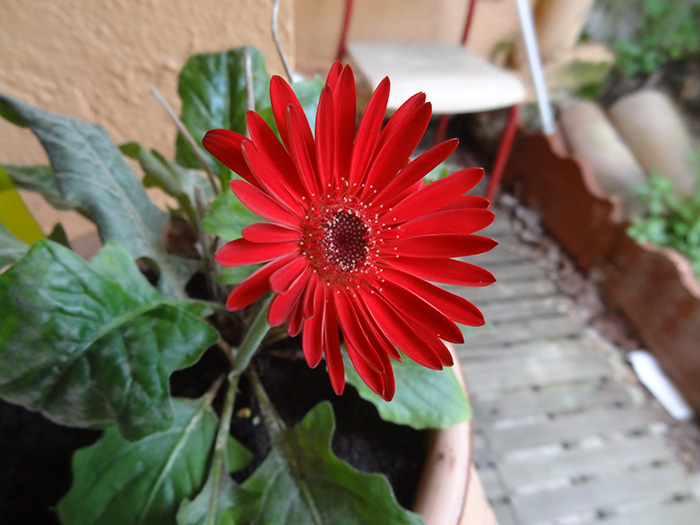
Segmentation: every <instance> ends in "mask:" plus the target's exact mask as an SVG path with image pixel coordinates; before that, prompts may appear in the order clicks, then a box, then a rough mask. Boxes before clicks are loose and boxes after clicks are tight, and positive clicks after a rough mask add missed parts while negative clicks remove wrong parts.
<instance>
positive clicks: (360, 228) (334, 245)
mask: <svg viewBox="0 0 700 525" xmlns="http://www.w3.org/2000/svg"><path fill="white" fill-rule="evenodd" d="M324 228H325V230H326V243H327V245H326V250H327V253H328V261H329V262H330V263H331V264H333V265H335V266H337V267H339V268H340V269H342V270H344V271H346V272H347V271H352V270H354V269H355V268H356V267H357V266H358V265H359V264H361V263H362V261H364V260H365V258H366V257H367V253H368V252H369V246H368V244H367V241H368V239H367V236H368V234H369V228H367V226H366V225H365V223H364V221H363V220H362V219H361V218H360V217H358V216H357V215H355V214H353V213H351V212H349V211H337V212H334V213H333V214H332V215H331V219H330V220H329V221H328V223H327V224H325V225H324Z"/></svg>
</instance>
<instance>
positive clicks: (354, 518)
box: [234, 401, 423, 525]
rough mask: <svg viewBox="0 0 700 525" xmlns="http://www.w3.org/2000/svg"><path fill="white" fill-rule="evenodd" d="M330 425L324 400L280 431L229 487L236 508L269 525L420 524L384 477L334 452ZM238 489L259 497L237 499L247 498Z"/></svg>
mask: <svg viewBox="0 0 700 525" xmlns="http://www.w3.org/2000/svg"><path fill="white" fill-rule="evenodd" d="M334 428H335V420H334V417H333V409H332V408H331V405H330V403H329V402H328V401H324V402H322V403H320V404H319V405H317V406H316V407H315V408H314V409H312V410H311V411H310V412H309V413H308V414H307V415H306V417H305V418H304V419H303V421H302V422H301V423H300V424H299V426H297V427H295V428H290V429H285V430H283V431H282V433H281V435H279V436H277V437H276V439H273V444H272V450H271V451H270V454H269V455H268V457H267V458H266V459H265V461H264V462H263V463H262V465H260V467H259V468H258V469H257V470H256V471H255V472H254V473H253V474H252V475H251V477H250V478H248V479H247V480H246V481H245V482H244V483H243V484H242V485H241V486H240V487H239V488H237V489H236V490H235V491H234V497H236V498H238V500H237V501H239V504H238V505H237V506H236V507H235V509H234V510H235V512H236V513H240V515H243V516H250V515H253V516H255V518H254V520H253V522H254V523H259V524H269V525H272V524H280V525H281V524H287V523H305V524H316V525H322V524H325V523H334V524H338V525H341V524H356V523H365V524H378V525H379V524H381V525H383V524H385V523H391V524H396V525H399V524H412V525H417V524H420V523H422V522H423V520H422V519H421V518H420V516H418V515H417V514H414V513H412V512H410V511H407V510H406V509H404V508H402V507H401V506H400V505H399V504H398V503H397V502H396V499H395V498H394V495H393V492H392V490H391V485H389V482H388V481H387V479H386V478H385V477H384V476H383V475H381V474H368V473H363V472H360V471H358V470H356V469H354V468H353V467H351V466H350V465H348V464H347V463H344V462H343V461H341V460H339V459H338V458H337V457H335V456H334V455H333V453H332V452H331V438H332V434H333V430H334ZM241 490H243V491H246V492H245V495H246V496H249V494H250V493H257V494H258V499H257V500H256V501H255V502H254V504H253V502H251V501H242V500H244V499H248V500H249V499H250V498H249V497H248V498H243V497H241V492H240V491H241ZM247 522H249V521H247Z"/></svg>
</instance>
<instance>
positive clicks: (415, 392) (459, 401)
mask: <svg viewBox="0 0 700 525" xmlns="http://www.w3.org/2000/svg"><path fill="white" fill-rule="evenodd" d="M344 360H345V378H346V379H347V382H348V383H350V384H351V385H353V386H354V387H355V388H356V389H357V391H358V393H359V394H360V397H362V398H363V399H365V400H367V401H369V402H370V403H372V404H373V405H374V406H376V407H377V410H378V411H379V415H380V417H381V418H382V419H384V420H385V421H390V422H392V423H397V424H400V425H409V426H411V427H413V428H416V429H424V428H448V427H451V426H452V425H456V424H457V423H461V422H462V421H467V420H469V419H470V418H471V415H472V413H471V407H470V405H469V401H468V400H467V396H466V394H465V393H464V389H463V388H462V386H461V385H460V383H459V381H458V380H457V376H456V375H455V372H454V369H453V368H444V369H443V370H430V369H428V368H425V367H424V366H421V365H419V364H418V363H416V362H414V361H412V360H410V359H409V358H407V357H405V356H404V358H403V360H402V362H401V363H397V362H392V367H393V369H394V379H395V381H396V394H395V395H394V399H392V400H391V402H389V403H387V402H386V401H384V400H383V399H382V398H380V397H379V396H378V395H377V394H375V393H374V392H372V390H371V389H370V388H369V387H368V386H367V385H366V384H365V382H364V381H363V380H362V378H361V377H360V376H359V375H358V373H357V372H356V371H355V368H354V367H353V366H352V363H351V362H350V360H349V359H348V358H347V357H345V358H344Z"/></svg>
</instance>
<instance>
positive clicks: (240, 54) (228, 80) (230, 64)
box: [175, 47, 270, 187]
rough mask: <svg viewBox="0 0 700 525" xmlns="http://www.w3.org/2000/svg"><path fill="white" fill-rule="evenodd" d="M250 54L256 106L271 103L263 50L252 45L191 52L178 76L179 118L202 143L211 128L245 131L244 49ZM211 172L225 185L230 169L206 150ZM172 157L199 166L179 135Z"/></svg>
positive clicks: (179, 161) (182, 163)
mask: <svg viewBox="0 0 700 525" xmlns="http://www.w3.org/2000/svg"><path fill="white" fill-rule="evenodd" d="M246 51H247V52H248V53H249V54H250V57H251V63H252V71H253V90H254V97H255V107H256V109H257V110H261V109H263V108H267V107H269V106H270V95H269V85H270V77H269V75H268V73H267V71H266V70H265V60H264V57H263V55H262V53H261V52H260V51H259V50H258V49H256V48H254V47H237V48H233V49H230V50H229V51H225V52H221V53H203V54H199V55H194V56H192V57H191V58H190V59H189V60H188V61H187V63H186V64H185V66H184V67H183V69H182V71H180V75H179V77H178V93H179V95H180V100H181V101H182V111H181V114H180V118H181V120H182V122H183V123H184V124H185V126H186V127H187V129H188V131H189V132H190V133H191V134H192V136H193V137H194V139H195V141H197V143H199V144H201V142H202V138H203V137H204V134H205V133H206V132H207V131H209V130H210V129H217V128H220V129H230V130H233V131H237V132H238V133H241V134H245V132H246V122H245V113H246V111H247V109H248V102H247V100H248V94H247V88H246V78H245V53H246ZM206 156H207V159H208V160H209V162H210V165H211V168H212V170H213V171H214V173H215V174H216V175H217V176H218V177H219V179H220V180H221V181H222V186H224V187H225V184H226V182H228V180H229V179H230V170H229V169H228V168H227V167H226V166H224V165H223V164H221V163H220V162H219V161H218V160H216V159H214V157H212V156H210V155H208V154H206ZM175 160H176V161H177V162H178V163H179V164H181V165H182V166H185V167H187V168H198V167H200V166H199V162H198V161H197V158H196V157H195V155H194V153H193V152H192V150H191V149H190V147H189V146H188V144H187V143H186V141H185V140H184V138H183V137H182V136H180V135H178V137H177V141H176V144H175Z"/></svg>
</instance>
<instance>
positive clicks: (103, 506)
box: [58, 399, 245, 525]
mask: <svg viewBox="0 0 700 525" xmlns="http://www.w3.org/2000/svg"><path fill="white" fill-rule="evenodd" d="M173 408H174V411H175V423H174V424H173V425H172V426H171V427H170V428H169V429H168V430H167V431H165V432H161V433H158V434H153V435H150V436H148V437H146V438H144V439H141V440H140V441H132V442H130V441H126V440H124V439H123V438H122V437H121V436H120V435H119V432H118V431H117V429H116V428H114V427H110V428H109V429H107V431H106V432H105V434H104V436H103V437H102V439H100V441H98V442H97V443H96V444H94V445H92V446H91V447H88V448H85V449H82V450H79V451H78V452H76V454H75V456H74V458H73V477H74V482H73V486H72V487H71V490H70V492H68V494H67V495H66V496H65V497H64V498H63V500H61V502H60V503H59V505H58V513H59V516H60V518H61V521H62V522H63V523H64V524H66V525H88V524H95V523H99V524H100V525H110V524H115V525H123V524H126V523H129V524H139V523H143V524H148V525H159V524H164V525H166V524H167V525H171V524H172V523H175V516H176V514H177V512H178V507H179V506H180V503H181V501H182V500H183V499H185V498H191V497H194V495H195V494H197V492H199V491H200V490H201V488H202V486H203V485H204V482H205V476H206V472H207V466H208V461H209V455H210V450H211V446H212V442H213V440H214V439H215V434H216V426H217V419H216V416H215V415H214V413H213V412H212V410H211V408H209V406H208V403H207V402H196V401H186V400H183V399H174V400H173ZM237 449H238V450H245V449H243V447H242V446H241V445H237Z"/></svg>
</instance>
